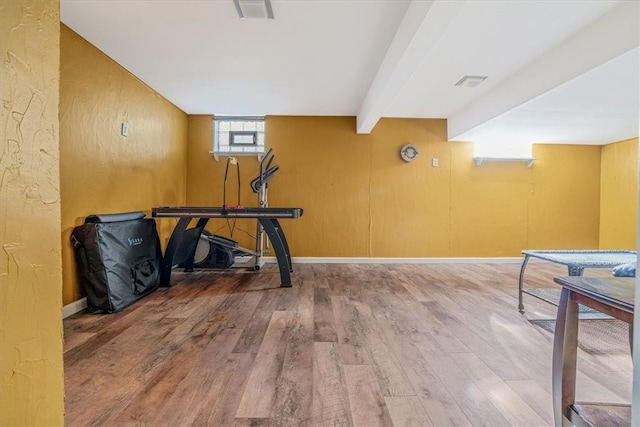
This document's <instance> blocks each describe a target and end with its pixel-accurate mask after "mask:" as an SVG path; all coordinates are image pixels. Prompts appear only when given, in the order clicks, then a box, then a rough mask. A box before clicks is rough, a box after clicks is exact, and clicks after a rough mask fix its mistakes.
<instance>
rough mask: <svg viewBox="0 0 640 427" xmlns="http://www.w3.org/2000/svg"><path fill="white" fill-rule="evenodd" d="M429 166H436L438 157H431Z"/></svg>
mask: <svg viewBox="0 0 640 427" xmlns="http://www.w3.org/2000/svg"><path fill="white" fill-rule="evenodd" d="M431 166H433V167H434V168H437V167H438V159H436V158H435V157H434V158H433V159H431Z"/></svg>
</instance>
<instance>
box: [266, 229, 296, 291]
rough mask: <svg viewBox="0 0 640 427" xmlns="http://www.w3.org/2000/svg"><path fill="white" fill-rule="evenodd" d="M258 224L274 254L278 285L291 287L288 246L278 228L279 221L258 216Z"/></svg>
mask: <svg viewBox="0 0 640 427" xmlns="http://www.w3.org/2000/svg"><path fill="white" fill-rule="evenodd" d="M259 221H260V224H262V227H263V228H264V231H265V233H267V236H268V237H269V241H271V246H272V247H273V251H274V252H275V254H276V260H277V261H278V268H279V269H280V286H281V287H284V288H290V287H291V271H293V269H292V266H291V255H290V254H289V246H288V245H287V240H286V239H285V237H284V233H283V232H282V229H281V228H280V223H278V220H277V219H275V218H259Z"/></svg>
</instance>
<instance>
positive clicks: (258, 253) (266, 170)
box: [193, 148, 280, 271]
mask: <svg viewBox="0 0 640 427" xmlns="http://www.w3.org/2000/svg"><path fill="white" fill-rule="evenodd" d="M274 158H275V156H274V155H273V149H272V148H270V149H269V150H268V151H267V152H266V153H265V154H264V155H263V156H262V158H261V159H260V165H259V173H258V175H257V176H256V177H255V178H253V179H252V180H251V183H250V186H251V190H252V191H253V193H255V194H257V195H258V208H260V209H264V208H268V207H269V201H268V190H269V181H270V180H271V179H272V178H273V176H274V174H275V173H276V172H277V171H278V169H279V168H280V167H279V166H278V165H273V164H272V163H273V160H274ZM230 166H235V168H236V172H237V173H236V176H237V187H238V192H237V200H236V204H235V206H232V205H229V203H228V202H227V180H228V178H229V167H230ZM240 187H241V186H240V166H239V165H238V163H237V160H236V159H235V158H233V157H230V158H228V159H227V164H226V168H225V174H224V187H223V195H222V211H221V213H225V212H227V213H234V212H238V211H239V210H241V209H242V206H241V205H240ZM240 217H242V216H240ZM220 218H226V220H227V225H228V226H229V223H230V222H231V223H232V225H231V226H229V230H230V233H231V237H233V231H234V230H235V221H236V219H237V218H238V216H234V215H231V216H226V217H225V216H220ZM269 253H270V247H269V240H268V239H265V236H264V226H263V224H262V222H261V221H256V235H255V246H254V248H253V249H248V248H244V247H242V246H240V245H239V244H238V242H237V241H235V240H233V239H232V238H229V237H224V236H219V235H216V234H212V233H210V232H208V231H206V230H202V233H201V234H200V238H199V240H198V242H197V246H196V249H195V255H194V265H193V266H194V267H196V268H247V269H253V270H255V271H258V270H260V269H261V268H262V267H263V266H264V262H265V261H264V258H263V256H264V255H266V254H269Z"/></svg>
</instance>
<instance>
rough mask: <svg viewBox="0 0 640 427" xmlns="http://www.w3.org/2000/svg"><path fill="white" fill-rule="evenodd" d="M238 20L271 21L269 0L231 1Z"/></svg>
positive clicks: (271, 13)
mask: <svg viewBox="0 0 640 427" xmlns="http://www.w3.org/2000/svg"><path fill="white" fill-rule="evenodd" d="M233 4H235V5H236V10H237V11H238V15H239V16H240V19H273V9H272V8H271V0H233Z"/></svg>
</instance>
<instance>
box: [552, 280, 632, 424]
mask: <svg viewBox="0 0 640 427" xmlns="http://www.w3.org/2000/svg"><path fill="white" fill-rule="evenodd" d="M554 281H555V282H556V283H558V284H560V285H561V286H562V293H561V294H560V304H559V306H558V315H557V318H556V327H555V334H554V340H553V367H552V388H553V414H554V421H555V425H556V426H557V427H561V426H562V425H563V421H564V420H565V418H566V419H568V420H569V421H571V422H572V423H573V425H577V426H582V425H586V426H591V425H616V426H618V425H631V407H630V406H629V405H609V404H602V403H578V402H576V401H575V391H576V359H577V352H578V304H582V305H585V306H587V307H591V308H593V309H595V310H598V311H600V312H602V313H604V314H608V315H609V316H612V317H615V318H616V319H620V320H622V321H624V322H627V323H628V324H629V339H630V340H629V342H631V338H632V330H633V326H632V325H633V310H634V297H635V278H626V277H624V278H623V277H610V278H609V277H604V278H603V277H582V276H572V277H556V278H554Z"/></svg>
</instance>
